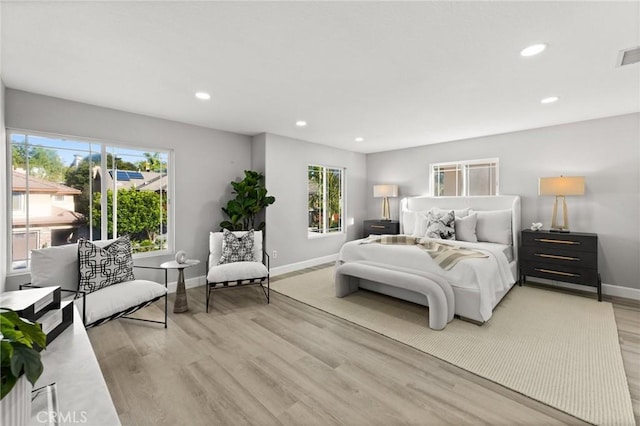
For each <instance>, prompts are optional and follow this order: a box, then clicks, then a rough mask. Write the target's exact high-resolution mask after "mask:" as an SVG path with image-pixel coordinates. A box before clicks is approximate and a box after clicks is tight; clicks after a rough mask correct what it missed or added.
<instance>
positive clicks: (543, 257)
mask: <svg viewBox="0 0 640 426" xmlns="http://www.w3.org/2000/svg"><path fill="white" fill-rule="evenodd" d="M520 260H521V261H532V262H534V263H538V262H542V263H551V264H554V265H568V266H576V267H579V268H593V269H596V268H597V266H598V253H597V252H596V251H577V250H564V249H561V248H556V247H555V246H551V247H546V246H545V247H537V246H522V247H520Z"/></svg>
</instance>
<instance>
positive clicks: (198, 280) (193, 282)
mask: <svg viewBox="0 0 640 426" xmlns="http://www.w3.org/2000/svg"><path fill="white" fill-rule="evenodd" d="M205 283H206V277H205V276H204V275H201V276H199V277H193V278H187V279H186V280H185V281H184V286H185V287H186V288H193V287H199V286H201V285H205ZM177 287H178V282H177V281H171V282H169V283H167V291H168V292H169V293H175V292H176V288H177Z"/></svg>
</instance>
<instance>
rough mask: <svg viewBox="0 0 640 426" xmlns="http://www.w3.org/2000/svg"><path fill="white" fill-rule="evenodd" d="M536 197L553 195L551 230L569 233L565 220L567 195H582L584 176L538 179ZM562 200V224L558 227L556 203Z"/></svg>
mask: <svg viewBox="0 0 640 426" xmlns="http://www.w3.org/2000/svg"><path fill="white" fill-rule="evenodd" d="M538 195H554V196H555V197H556V201H555V202H554V203H553V217H552V218H551V229H550V231H554V232H569V219H568V218H567V202H566V201H565V196H567V195H584V176H560V177H546V178H540V180H539V181H538ZM560 199H562V224H561V225H558V223H557V219H556V217H557V215H558V201H559V200H560Z"/></svg>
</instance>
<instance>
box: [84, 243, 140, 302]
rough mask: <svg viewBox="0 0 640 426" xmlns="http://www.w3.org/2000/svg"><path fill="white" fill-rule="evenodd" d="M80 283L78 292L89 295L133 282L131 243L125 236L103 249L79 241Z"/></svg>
mask: <svg viewBox="0 0 640 426" xmlns="http://www.w3.org/2000/svg"><path fill="white" fill-rule="evenodd" d="M78 262H79V265H80V269H79V270H80V281H79V284H78V290H80V291H86V292H88V293H91V292H94V291H96V290H100V289H101V288H104V287H108V286H110V285H113V284H117V283H121V282H125V281H133V280H134V279H135V277H134V276H133V258H132V250H131V241H130V240H129V236H128V235H125V236H123V237H120V238H118V239H117V240H115V241H114V242H113V243H111V244H109V245H108V246H106V247H104V248H101V247H98V246H97V245H95V244H94V243H92V242H91V241H87V240H80V241H78Z"/></svg>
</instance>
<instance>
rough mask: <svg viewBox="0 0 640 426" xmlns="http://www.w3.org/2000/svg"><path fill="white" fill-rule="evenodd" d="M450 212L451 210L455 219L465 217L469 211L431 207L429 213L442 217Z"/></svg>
mask: <svg viewBox="0 0 640 426" xmlns="http://www.w3.org/2000/svg"><path fill="white" fill-rule="evenodd" d="M451 210H453V214H454V215H455V216H456V217H467V216H468V215H469V210H470V209H469V207H465V208H464V209H441V208H440V207H431V210H429V211H430V212H432V213H435V214H437V215H439V216H442V215H443V214H447V213H449V212H450V211H451Z"/></svg>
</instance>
